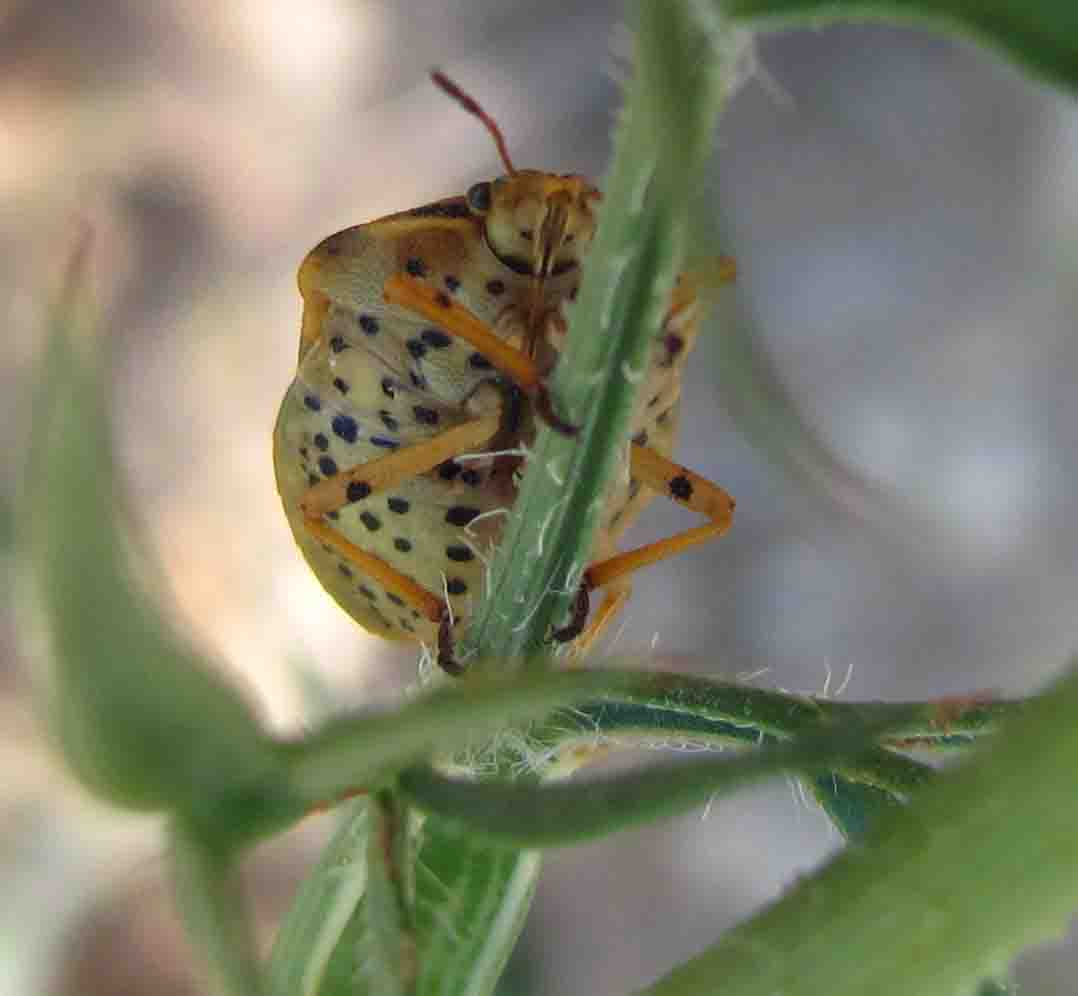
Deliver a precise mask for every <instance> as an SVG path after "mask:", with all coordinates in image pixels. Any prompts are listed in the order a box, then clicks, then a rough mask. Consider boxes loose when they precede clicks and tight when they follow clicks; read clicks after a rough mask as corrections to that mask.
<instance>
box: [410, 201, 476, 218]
mask: <svg viewBox="0 0 1078 996" xmlns="http://www.w3.org/2000/svg"><path fill="white" fill-rule="evenodd" d="M408 214H409V215H411V216H412V217H413V218H467V217H468V216H469V215H470V214H471V211H469V210H468V205H467V203H466V202H465V201H464V199H463V198H460V197H454V198H453V199H452V200H449V201H435V202H434V203H433V204H424V205H423V206H422V207H417V208H412V210H411V211H409V212H408Z"/></svg>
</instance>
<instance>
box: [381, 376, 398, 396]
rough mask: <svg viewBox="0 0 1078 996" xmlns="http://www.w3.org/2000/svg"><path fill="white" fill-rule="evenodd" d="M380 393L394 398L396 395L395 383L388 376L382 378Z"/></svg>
mask: <svg viewBox="0 0 1078 996" xmlns="http://www.w3.org/2000/svg"><path fill="white" fill-rule="evenodd" d="M382 393H383V394H384V395H385V396H386V397H387V398H395V397H396V396H397V385H396V383H395V382H394V381H393V380H391V379H390V378H389V377H383V378H382Z"/></svg>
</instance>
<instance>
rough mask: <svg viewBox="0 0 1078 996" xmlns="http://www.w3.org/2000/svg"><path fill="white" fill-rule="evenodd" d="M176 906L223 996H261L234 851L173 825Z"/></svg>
mask: <svg viewBox="0 0 1078 996" xmlns="http://www.w3.org/2000/svg"><path fill="white" fill-rule="evenodd" d="M169 840H170V844H171V851H170V859H171V865H172V876H173V885H174V888H175V891H176V903H177V905H178V907H179V910H180V913H181V915H182V916H183V921H184V925H185V926H186V928H187V931H188V933H189V934H190V936H191V937H192V938H193V939H194V941H195V942H196V943H197V944H198V947H199V950H200V951H201V953H202V954H203V956H204V957H205V958H206V961H207V963H208V967H209V969H210V979H211V985H212V991H213V992H215V993H219V994H220V996H259V994H261V993H262V991H263V990H262V983H261V980H260V978H259V972H258V961H257V958H256V956H255V953H254V944H253V942H252V939H251V936H250V933H249V931H248V927H247V923H246V921H245V918H244V911H243V904H242V899H241V897H240V890H239V884H238V882H237V879H236V869H235V865H234V862H233V860H232V858H233V855H232V853H231V852H228V851H222V850H221V849H220V848H219V847H217V846H216V845H214V844H212V843H210V842H208V841H206V840H205V839H204V838H203V837H202V836H201V834H200V833H199V832H198V831H196V830H193V829H192V828H190V827H186V826H184V825H183V824H181V823H178V822H173V824H172V825H171V827H170V835H169Z"/></svg>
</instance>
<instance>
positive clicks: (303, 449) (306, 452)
mask: <svg viewBox="0 0 1078 996" xmlns="http://www.w3.org/2000/svg"><path fill="white" fill-rule="evenodd" d="M309 452H310V451H309V450H308V449H307V447H306V446H301V447H300V448H299V455H300V456H301V457H303V459H304V460H306V459H307V456H308V455H309Z"/></svg>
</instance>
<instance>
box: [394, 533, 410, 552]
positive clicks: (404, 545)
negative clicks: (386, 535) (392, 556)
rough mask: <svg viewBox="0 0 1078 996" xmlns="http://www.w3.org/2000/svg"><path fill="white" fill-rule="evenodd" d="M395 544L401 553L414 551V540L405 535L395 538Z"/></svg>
mask: <svg viewBox="0 0 1078 996" xmlns="http://www.w3.org/2000/svg"><path fill="white" fill-rule="evenodd" d="M393 546H394V547H395V548H396V549H398V550H400V552H401V553H411V552H412V541H411V540H408V539H405V538H404V537H403V536H398V537H396V539H394V540H393Z"/></svg>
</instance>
